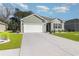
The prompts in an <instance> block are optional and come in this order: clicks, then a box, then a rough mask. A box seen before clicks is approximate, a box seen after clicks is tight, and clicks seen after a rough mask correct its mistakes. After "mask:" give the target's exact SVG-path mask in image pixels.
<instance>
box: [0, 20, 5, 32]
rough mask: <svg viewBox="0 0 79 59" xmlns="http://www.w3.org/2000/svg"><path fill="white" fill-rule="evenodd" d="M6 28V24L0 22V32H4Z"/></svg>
mask: <svg viewBox="0 0 79 59" xmlns="http://www.w3.org/2000/svg"><path fill="white" fill-rule="evenodd" d="M6 28H7V24H5V23H4V22H2V21H0V32H4V31H5V30H6Z"/></svg>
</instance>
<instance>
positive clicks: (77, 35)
mask: <svg viewBox="0 0 79 59" xmlns="http://www.w3.org/2000/svg"><path fill="white" fill-rule="evenodd" d="M54 35H57V36H60V37H64V38H68V39H70V40H74V41H79V32H58V33H55V34H54Z"/></svg>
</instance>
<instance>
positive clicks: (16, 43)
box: [0, 32, 22, 50]
mask: <svg viewBox="0 0 79 59" xmlns="http://www.w3.org/2000/svg"><path fill="white" fill-rule="evenodd" d="M0 34H1V33H0ZM2 34H7V38H9V39H10V42H7V43H4V44H0V50H7V49H15V48H20V46H21V40H22V34H15V33H8V32H6V33H5V32H3V33H2Z"/></svg>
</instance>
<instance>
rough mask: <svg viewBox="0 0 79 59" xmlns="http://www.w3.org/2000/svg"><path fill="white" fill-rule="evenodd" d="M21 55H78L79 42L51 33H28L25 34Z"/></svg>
mask: <svg viewBox="0 0 79 59" xmlns="http://www.w3.org/2000/svg"><path fill="white" fill-rule="evenodd" d="M20 55H21V56H75V55H76V56H77V55H79V42H75V41H71V40H68V39H65V38H61V37H57V36H54V35H50V34H48V33H27V34H24V36H23V41H22V45H21V52H20Z"/></svg>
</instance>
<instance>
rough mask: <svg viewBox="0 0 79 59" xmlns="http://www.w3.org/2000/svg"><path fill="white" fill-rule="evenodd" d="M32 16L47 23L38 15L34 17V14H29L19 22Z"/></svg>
mask: <svg viewBox="0 0 79 59" xmlns="http://www.w3.org/2000/svg"><path fill="white" fill-rule="evenodd" d="M32 16H35V17H37V18H39V19H40V20H42V22H47V21H46V20H45V19H44V18H43V17H41V16H39V15H36V14H31V15H29V16H27V17H24V18H22V19H21V20H23V19H25V18H30V17H32Z"/></svg>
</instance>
